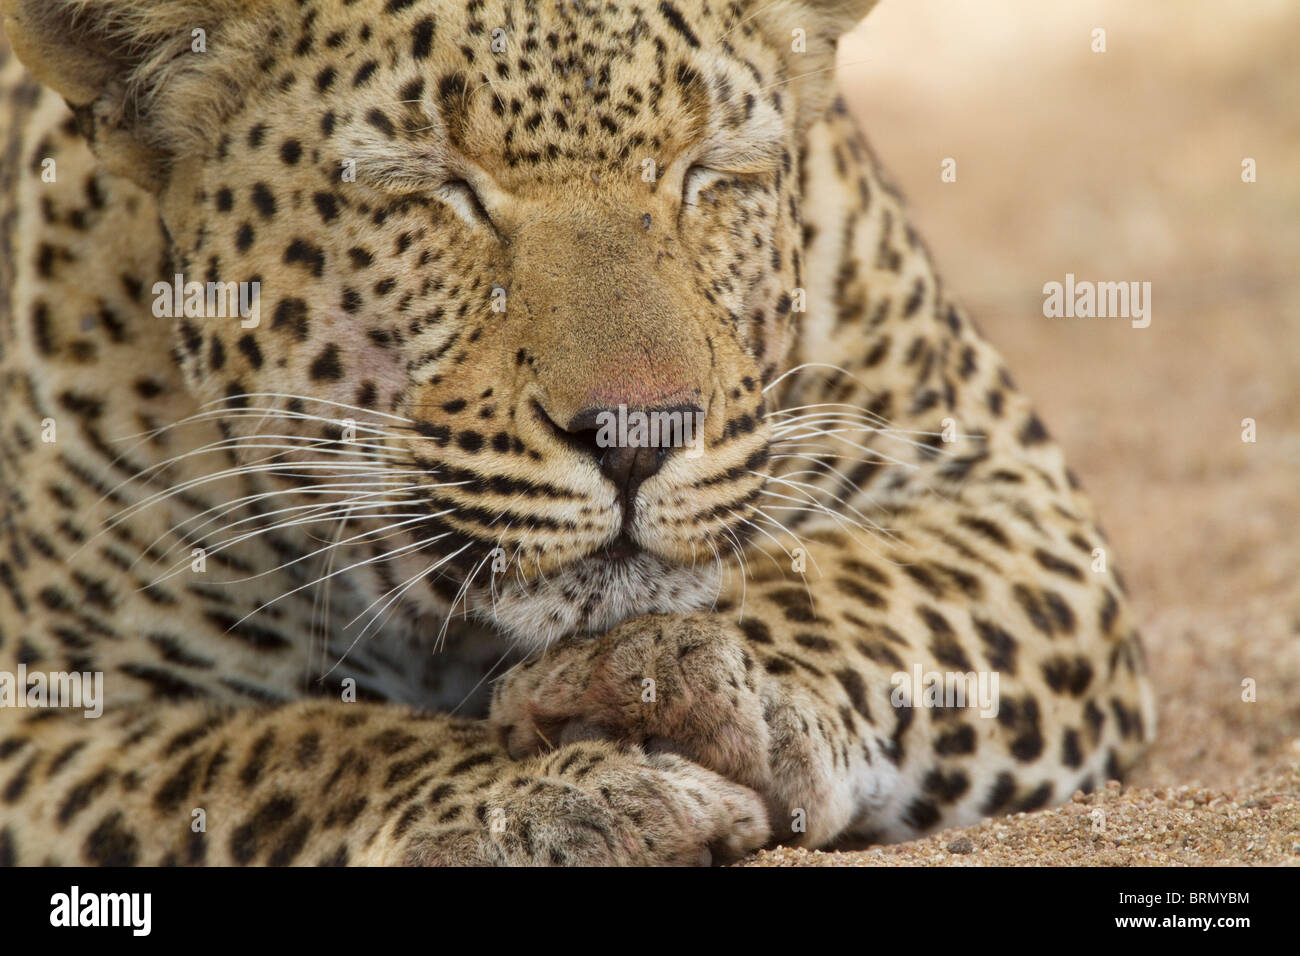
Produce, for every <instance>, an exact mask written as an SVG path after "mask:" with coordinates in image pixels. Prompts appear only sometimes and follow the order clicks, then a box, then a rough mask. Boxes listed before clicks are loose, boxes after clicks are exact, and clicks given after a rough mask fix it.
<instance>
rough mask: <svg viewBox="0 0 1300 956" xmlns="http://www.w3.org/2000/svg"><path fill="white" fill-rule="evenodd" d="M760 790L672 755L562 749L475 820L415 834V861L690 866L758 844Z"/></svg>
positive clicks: (591, 746)
mask: <svg viewBox="0 0 1300 956" xmlns="http://www.w3.org/2000/svg"><path fill="white" fill-rule="evenodd" d="M767 836H768V825H767V813H766V810H765V808H764V806H763V801H762V799H761V798H760V797H759V796H758V794H756V793H754V792H753V791H752V790H748V789H746V788H745V787H742V786H739V785H738V784H735V783H732V782H731V781H729V780H726V779H724V778H722V777H720V776H718V775H717V774H715V773H712V772H711V771H709V770H705V769H704V768H703V767H700V766H697V765H696V764H693V763H690V762H689V761H686V760H683V759H682V758H680V757H676V756H673V755H671V754H650V755H646V754H643V753H640V752H639V751H636V750H629V751H626V752H624V751H620V750H618V749H617V748H614V747H611V746H610V745H609V744H602V743H587V744H576V745H574V746H570V747H562V748H560V749H559V750H557V751H555V752H554V753H552V754H548V755H547V756H546V757H538V758H534V759H533V760H531V761H528V762H526V763H524V764H521V765H520V766H519V767H518V771H517V772H516V773H511V774H507V775H506V776H505V777H504V778H503V779H502V780H500V781H499V782H498V783H497V784H496V785H495V786H493V787H491V788H490V789H489V790H488V791H487V792H486V793H484V795H483V797H482V800H481V803H480V811H479V818H478V819H463V820H459V821H457V822H455V823H449V824H446V825H443V826H440V827H436V828H434V829H432V830H430V831H427V832H424V833H420V834H418V835H416V836H415V837H413V838H412V839H411V841H410V843H409V845H408V846H407V847H406V848H405V850H404V851H403V853H402V857H401V861H402V862H404V863H406V864H407V865H416V866H483V865H489V866H490V865H508V866H690V865H704V866H707V865H709V864H710V863H727V862H731V861H733V860H735V859H738V858H739V857H741V856H743V855H744V854H746V853H749V852H750V851H752V850H756V849H758V848H759V847H760V846H762V845H763V844H764V843H765V842H766V840H767Z"/></svg>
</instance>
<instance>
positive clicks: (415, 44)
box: [411, 17, 433, 60]
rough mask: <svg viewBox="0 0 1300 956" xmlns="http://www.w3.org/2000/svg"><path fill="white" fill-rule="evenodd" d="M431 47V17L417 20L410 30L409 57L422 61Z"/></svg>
mask: <svg viewBox="0 0 1300 956" xmlns="http://www.w3.org/2000/svg"><path fill="white" fill-rule="evenodd" d="M432 47H433V17H425V18H423V19H422V20H419V21H418V22H417V23H416V24H415V26H414V27H413V28H412V30H411V56H412V57H414V58H415V59H417V60H423V59H425V58H426V57H427V56H428V55H429V51H430V49H432Z"/></svg>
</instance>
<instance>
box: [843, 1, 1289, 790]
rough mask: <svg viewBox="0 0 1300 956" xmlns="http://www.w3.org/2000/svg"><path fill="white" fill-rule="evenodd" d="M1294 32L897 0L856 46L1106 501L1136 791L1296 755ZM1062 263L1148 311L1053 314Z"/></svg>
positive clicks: (941, 261) (931, 210)
mask: <svg viewBox="0 0 1300 956" xmlns="http://www.w3.org/2000/svg"><path fill="white" fill-rule="evenodd" d="M1097 28H1101V29H1104V30H1105V31H1106V35H1105V39H1106V52H1104V53H1094V52H1092V45H1093V30H1094V29H1097ZM1298 48H1300V2H1297V0H1251V2H1250V3H1230V2H1226V0H1142V2H1140V3H1138V2H1133V0H1068V2H1066V0H1056V2H1052V3H1045V2H1042V0H984V2H979V3H975V2H970V0H882V2H881V3H880V5H879V6H878V7H877V8H876V9H875V11H874V12H873V13H872V14H871V15H870V16H869V17H868V18H867V19H866V21H865V22H864V23H863V24H862V25H861V26H860V27H858V29H857V30H855V31H854V32H853V34H851V35H850V36H849V37H848V38H846V40H845V42H844V44H843V45H842V47H841V52H840V74H841V85H842V87H843V89H844V90H845V93H846V96H847V98H848V100H849V102H850V104H851V106H852V109H853V112H854V114H855V115H856V116H857V117H858V120H859V122H860V123H861V125H862V127H863V129H864V130H865V132H866V134H867V137H868V139H869V140H870V141H871V142H872V145H873V146H874V147H875V149H876V151H877V153H878V154H879V155H880V157H881V160H882V161H883V162H884V164H885V166H886V168H887V170H888V171H889V172H890V173H891V174H892V176H893V178H894V180H895V182H896V183H897V184H898V185H899V186H900V187H901V189H902V191H903V193H904V194H905V195H906V196H907V198H908V200H909V201H910V204H911V206H912V211H913V214H914V216H915V218H916V221H917V223H918V226H919V228H920V231H921V234H922V235H923V236H924V237H925V238H926V241H927V243H928V244H929V245H930V248H931V250H932V252H933V253H934V256H935V258H936V260H937V262H938V266H939V271H940V274H941V275H943V276H944V277H945V279H946V282H947V284H948V286H949V288H950V289H951V290H952V291H953V292H954V294H956V296H957V297H958V298H959V299H961V300H962V301H963V302H964V303H965V304H966V306H967V307H968V308H969V309H970V311H971V313H972V315H973V317H974V318H975V321H976V322H977V323H978V324H979V325H980V327H981V328H982V330H983V331H984V333H985V334H986V335H987V336H988V337H989V338H990V339H992V340H993V342H994V344H995V345H996V346H997V347H998V348H999V349H1000V350H1001V351H1002V353H1003V355H1004V356H1005V357H1006V359H1007V363H1008V366H1009V367H1010V368H1011V370H1012V372H1013V374H1014V375H1015V377H1016V379H1017V381H1018V383H1019V384H1020V386H1021V387H1022V388H1023V389H1025V390H1026V391H1027V392H1028V393H1029V394H1030V395H1031V396H1032V397H1033V398H1034V400H1035V401H1036V402H1037V403H1038V406H1039V409H1040V411H1041V412H1042V416H1043V419H1044V420H1045V421H1046V422H1047V425H1048V427H1049V429H1050V430H1051V431H1052V433H1053V434H1054V435H1055V436H1056V437H1057V438H1058V439H1059V440H1060V441H1061V442H1062V443H1063V444H1064V446H1065V449H1066V455H1067V457H1068V458H1069V459H1070V460H1071V462H1072V464H1073V466H1074V468H1075V470H1076V471H1077V472H1078V474H1079V475H1080V477H1081V478H1082V480H1083V483H1084V486H1085V488H1086V489H1087V490H1088V492H1089V493H1090V494H1091V495H1092V497H1093V499H1094V502H1095V503H1096V505H1097V507H1098V510H1099V512H1100V514H1101V517H1102V523H1103V527H1104V528H1105V530H1106V532H1107V534H1108V536H1109V538H1110V541H1111V545H1112V552H1111V554H1112V556H1113V557H1114V558H1115V559H1116V561H1117V566H1118V567H1119V569H1120V571H1121V573H1123V574H1124V575H1125V577H1126V579H1127V583H1128V585H1129V588H1130V591H1131V594H1132V599H1133V603H1134V605H1135V607H1136V610H1137V612H1138V615H1139V618H1140V621H1141V624H1142V630H1143V635H1144V640H1145V644H1146V649H1147V654H1148V658H1149V661H1150V665H1151V669H1152V671H1153V675H1154V678H1155V682H1156V690H1157V694H1158V695H1159V699H1160V722H1161V726H1160V739H1159V742H1158V744H1157V746H1156V748H1155V750H1154V751H1153V752H1152V754H1151V757H1150V759H1149V760H1148V761H1147V763H1146V765H1145V766H1144V767H1143V768H1142V769H1141V770H1140V771H1139V772H1138V773H1137V774H1136V775H1135V776H1134V778H1133V780H1132V782H1133V783H1134V784H1137V785H1139V786H1148V787H1158V786H1166V785H1171V784H1183V783H1191V782H1194V781H1197V782H1200V783H1202V784H1205V785H1207V786H1213V787H1236V786H1241V785H1244V784H1245V783H1248V782H1249V781H1250V780H1251V779H1252V778H1253V777H1255V776H1257V775H1259V774H1260V773H1261V772H1262V771H1263V770H1266V769H1268V768H1270V767H1272V768H1276V767H1277V766H1278V764H1279V763H1283V764H1289V765H1290V766H1291V767H1294V766H1295V765H1296V764H1297V763H1300V388H1298V382H1300V52H1298ZM947 157H952V158H953V159H955V160H956V161H957V181H956V182H955V183H944V182H941V180H940V164H941V163H942V162H943V160H944V159H945V158H947ZM1246 157H1251V158H1253V159H1254V160H1255V161H1256V165H1257V179H1258V181H1257V182H1255V183H1253V184H1246V183H1243V182H1242V160H1243V159H1244V158H1246ZM1067 272H1073V273H1074V274H1075V275H1076V277H1078V278H1079V279H1093V280H1113V281H1119V280H1136V281H1146V282H1150V283H1151V284H1152V293H1151V295H1152V322H1151V326H1150V327H1149V328H1146V329H1134V328H1132V327H1131V326H1130V324H1129V322H1128V321H1127V320H1124V319H1048V318H1044V317H1043V313H1042V308H1043V292H1042V288H1043V284H1044V283H1045V282H1048V281H1053V280H1055V281H1058V282H1060V281H1063V280H1064V277H1065V274H1066V273H1067ZM1243 418H1253V419H1255V421H1256V423H1257V429H1258V434H1257V442H1256V443H1255V444H1245V443H1243V442H1242V440H1241V431H1242V429H1241V421H1242V419H1243ZM1244 678H1253V679H1254V680H1255V681H1256V682H1257V688H1258V690H1257V693H1258V699H1257V701H1256V702H1255V703H1244V702H1243V701H1242V699H1241V695H1242V680H1243V679H1244ZM1290 797H1291V800H1292V801H1293V802H1300V800H1297V795H1296V794H1295V793H1292V794H1291V795H1290Z"/></svg>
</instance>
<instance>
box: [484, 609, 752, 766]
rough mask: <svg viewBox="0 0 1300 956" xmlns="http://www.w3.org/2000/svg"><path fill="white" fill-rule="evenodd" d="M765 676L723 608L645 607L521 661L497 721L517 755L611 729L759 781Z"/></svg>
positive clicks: (501, 696) (500, 698)
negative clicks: (680, 612)
mask: <svg viewBox="0 0 1300 956" xmlns="http://www.w3.org/2000/svg"><path fill="white" fill-rule="evenodd" d="M762 677H763V674H762V672H761V670H760V669H759V667H758V662H757V661H755V660H754V658H753V657H752V656H751V655H750V653H749V652H748V650H746V649H745V647H744V646H743V645H742V644H741V643H740V641H739V640H738V639H737V638H736V637H735V635H734V634H733V633H732V629H730V628H728V627H727V626H726V625H725V624H721V623H719V622H718V621H717V620H716V619H715V618H712V617H710V616H709V615H704V614H701V615H688V616H685V617H676V616H650V617H643V618H637V619H635V620H632V621H627V622H625V623H624V624H621V625H619V626H618V627H616V628H614V629H613V630H611V631H610V632H608V633H607V634H604V635H601V636H599V637H590V636H587V637H581V636H579V637H571V638H568V639H567V640H565V641H562V642H560V643H559V644H556V645H555V646H553V647H552V648H550V649H549V650H548V651H547V652H546V654H544V655H543V656H542V657H540V658H538V659H536V660H534V661H529V662H526V663H524V664H522V665H520V666H519V667H517V668H516V669H514V670H513V671H512V672H511V673H509V674H507V675H506V676H505V677H504V678H503V679H502V680H501V681H500V683H499V684H498V685H497V688H496V692H495V694H494V698H493V704H492V715H491V722H492V724H493V725H494V726H495V727H496V729H497V733H498V734H499V735H500V737H501V740H502V742H503V744H504V745H505V746H506V747H507V748H508V749H509V751H510V754H511V756H513V757H515V758H519V757H523V756H525V755H528V754H533V753H538V752H542V751H546V750H549V749H551V748H553V747H558V746H561V745H563V744H567V743H572V742H575V741H578V740H583V739H601V738H603V739H609V740H615V741H619V742H620V743H632V744H638V745H640V746H642V747H644V748H645V749H646V750H648V751H652V752H654V751H670V752H675V753H678V754H680V755H682V756H684V757H687V758H689V759H690V760H693V761H694V762H696V763H698V764H701V765H702V766H705V767H708V768H709V769H711V770H714V771H716V772H717V773H720V774H722V775H723V776H725V777H728V778H729V779H731V780H735V781H737V782H739V783H742V784H745V785H747V786H751V787H754V788H759V787H761V786H762V784H763V783H764V781H766V780H767V778H768V752H769V729H768V725H767V721H766V720H765V719H764V713H763V701H762V697H761V694H760V683H761V680H762Z"/></svg>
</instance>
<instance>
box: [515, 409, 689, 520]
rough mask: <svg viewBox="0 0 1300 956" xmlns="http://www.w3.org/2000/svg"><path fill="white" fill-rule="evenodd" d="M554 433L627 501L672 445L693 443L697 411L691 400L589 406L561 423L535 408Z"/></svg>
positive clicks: (662, 461) (660, 463) (670, 451)
mask: <svg viewBox="0 0 1300 956" xmlns="http://www.w3.org/2000/svg"><path fill="white" fill-rule="evenodd" d="M538 410H539V412H540V414H541V417H542V418H543V420H545V421H546V422H547V423H548V424H549V425H550V427H551V428H552V430H553V431H554V432H555V433H556V435H557V437H559V438H560V439H561V440H563V441H564V442H565V443H566V444H567V445H569V446H570V447H571V448H573V449H574V450H576V451H578V452H580V453H582V454H584V455H586V456H588V457H590V458H591V459H592V460H594V461H595V462H596V465H597V467H599V468H600V472H601V474H602V475H604V476H605V477H606V478H608V479H609V480H610V482H612V483H613V485H614V487H615V489H616V490H617V491H618V494H619V498H620V500H622V501H623V502H624V503H625V504H626V505H630V504H631V503H632V502H633V501H634V500H635V499H636V493H637V490H638V489H639V488H640V487H641V485H642V484H643V483H644V482H645V481H646V480H647V479H649V478H650V477H652V476H653V475H655V474H657V473H658V471H659V469H660V468H662V467H663V465H664V462H665V461H667V460H668V458H669V456H670V455H671V454H672V453H673V451H674V450H675V449H676V448H679V447H682V446H684V445H689V444H692V443H693V442H694V441H695V440H696V439H695V433H696V431H697V430H698V428H697V425H698V422H699V419H700V418H701V417H702V412H701V410H700V408H699V407H697V406H695V405H683V404H677V405H661V406H658V407H652V408H628V406H626V405H620V406H615V407H610V406H590V407H587V408H584V409H583V410H581V411H579V412H578V413H577V414H576V415H573V416H572V417H570V418H569V420H568V421H566V422H564V423H563V424H561V423H558V422H556V421H554V420H553V419H552V418H551V417H550V415H549V414H548V413H547V412H546V410H545V408H543V407H541V406H539V408H538Z"/></svg>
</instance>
